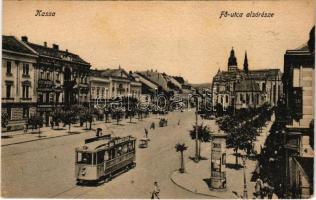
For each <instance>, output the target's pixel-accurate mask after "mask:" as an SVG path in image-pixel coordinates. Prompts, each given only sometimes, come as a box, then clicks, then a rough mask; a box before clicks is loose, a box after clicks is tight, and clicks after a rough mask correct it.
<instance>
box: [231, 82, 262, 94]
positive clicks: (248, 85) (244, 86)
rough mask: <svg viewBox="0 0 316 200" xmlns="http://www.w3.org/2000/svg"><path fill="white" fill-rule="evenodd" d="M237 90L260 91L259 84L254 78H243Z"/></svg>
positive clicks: (237, 85)
mask: <svg viewBox="0 0 316 200" xmlns="http://www.w3.org/2000/svg"><path fill="white" fill-rule="evenodd" d="M235 91H236V92H260V88H259V85H258V84H256V82H255V81H252V80H242V81H240V82H239V83H237V84H236V89H235Z"/></svg>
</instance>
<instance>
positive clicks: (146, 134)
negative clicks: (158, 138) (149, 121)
mask: <svg viewBox="0 0 316 200" xmlns="http://www.w3.org/2000/svg"><path fill="white" fill-rule="evenodd" d="M144 130H145V137H146V138H148V130H147V128H144Z"/></svg>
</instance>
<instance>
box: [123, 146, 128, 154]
mask: <svg viewBox="0 0 316 200" xmlns="http://www.w3.org/2000/svg"><path fill="white" fill-rule="evenodd" d="M127 150H128V149H127V144H125V145H124V146H123V153H126V152H127Z"/></svg>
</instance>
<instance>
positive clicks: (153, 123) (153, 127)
mask: <svg viewBox="0 0 316 200" xmlns="http://www.w3.org/2000/svg"><path fill="white" fill-rule="evenodd" d="M150 129H154V130H155V122H152V123H151V125H150Z"/></svg>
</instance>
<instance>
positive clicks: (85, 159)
mask: <svg viewBox="0 0 316 200" xmlns="http://www.w3.org/2000/svg"><path fill="white" fill-rule="evenodd" d="M91 161H92V155H91V153H85V152H78V160H77V163H79V164H91Z"/></svg>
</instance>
